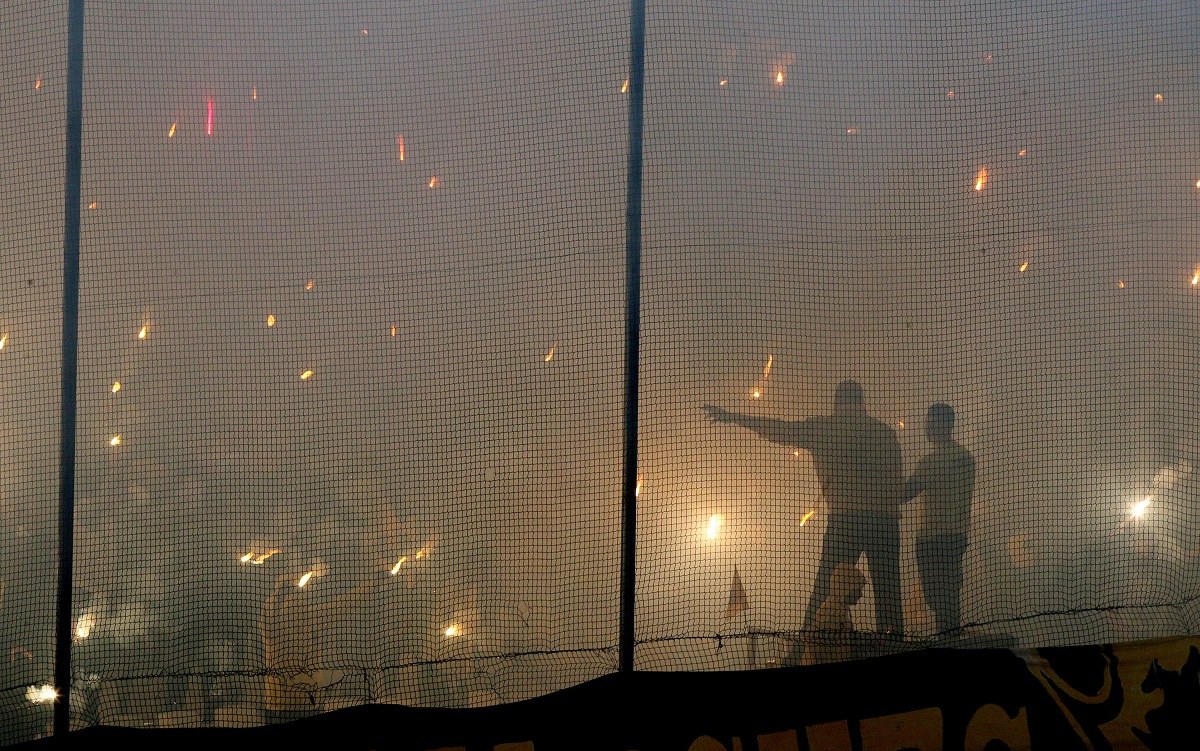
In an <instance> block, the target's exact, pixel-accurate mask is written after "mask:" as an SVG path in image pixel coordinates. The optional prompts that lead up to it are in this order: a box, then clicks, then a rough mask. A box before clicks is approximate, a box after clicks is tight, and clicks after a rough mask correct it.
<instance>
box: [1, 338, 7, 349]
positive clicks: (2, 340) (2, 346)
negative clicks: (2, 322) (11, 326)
mask: <svg viewBox="0 0 1200 751" xmlns="http://www.w3.org/2000/svg"><path fill="white" fill-rule="evenodd" d="M5 344H8V334H4V335H2V336H0V350H3V349H4V345H5Z"/></svg>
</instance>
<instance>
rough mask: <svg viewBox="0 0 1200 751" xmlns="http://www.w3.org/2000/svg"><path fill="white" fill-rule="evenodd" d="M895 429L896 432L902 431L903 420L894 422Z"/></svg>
mask: <svg viewBox="0 0 1200 751" xmlns="http://www.w3.org/2000/svg"><path fill="white" fill-rule="evenodd" d="M896 428H897V429H898V430H904V421H903V420H897V421H896Z"/></svg>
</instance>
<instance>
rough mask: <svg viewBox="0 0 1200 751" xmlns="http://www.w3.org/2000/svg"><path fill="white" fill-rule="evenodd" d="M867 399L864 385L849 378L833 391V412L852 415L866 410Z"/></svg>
mask: <svg viewBox="0 0 1200 751" xmlns="http://www.w3.org/2000/svg"><path fill="white" fill-rule="evenodd" d="M866 409H867V400H866V397H865V396H864V394H863V387H862V384H860V383H859V382H858V381H855V380H854V379H851V378H847V379H846V380H844V381H842V382H841V383H839V384H838V385H837V389H836V390H835V391H834V392H833V413H834V414H836V415H851V414H856V413H860V412H865V411H866Z"/></svg>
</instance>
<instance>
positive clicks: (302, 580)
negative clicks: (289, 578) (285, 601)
mask: <svg viewBox="0 0 1200 751" xmlns="http://www.w3.org/2000/svg"><path fill="white" fill-rule="evenodd" d="M312 577H313V572H311V571H309V572H308V573H306V574H305V575H304V576H302V577H300V581H298V582H296V586H297V587H303V586H304V585H305V584H308V582H309V580H310V579H312Z"/></svg>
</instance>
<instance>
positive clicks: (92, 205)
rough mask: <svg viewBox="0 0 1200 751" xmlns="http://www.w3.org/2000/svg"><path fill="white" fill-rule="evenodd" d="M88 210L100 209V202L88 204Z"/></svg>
mask: <svg viewBox="0 0 1200 751" xmlns="http://www.w3.org/2000/svg"><path fill="white" fill-rule="evenodd" d="M88 208H89V209H93V210H95V209H98V208H100V202H99V201H92V202H91V203H89V204H88Z"/></svg>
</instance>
